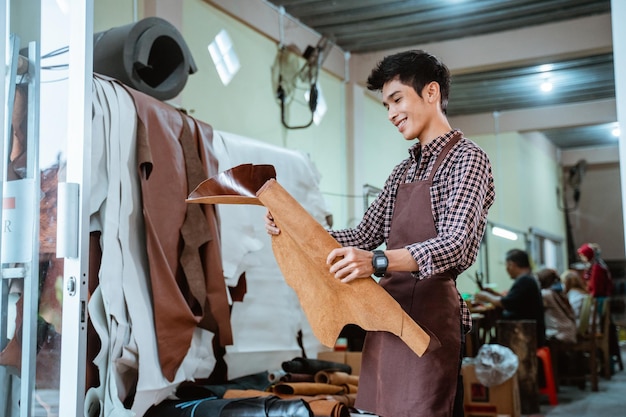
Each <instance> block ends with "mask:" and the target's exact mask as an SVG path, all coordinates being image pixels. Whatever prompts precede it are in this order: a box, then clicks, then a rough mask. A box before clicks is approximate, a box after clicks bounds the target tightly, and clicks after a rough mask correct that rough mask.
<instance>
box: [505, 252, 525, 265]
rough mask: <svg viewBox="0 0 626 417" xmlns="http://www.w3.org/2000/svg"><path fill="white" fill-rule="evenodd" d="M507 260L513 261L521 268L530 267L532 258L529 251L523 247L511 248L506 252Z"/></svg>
mask: <svg viewBox="0 0 626 417" xmlns="http://www.w3.org/2000/svg"><path fill="white" fill-rule="evenodd" d="M505 260H506V261H507V262H513V263H514V264H515V265H517V266H519V267H520V268H530V259H529V258H528V253H526V252H525V251H523V250H521V249H511V250H509V251H508V252H507V253H506V257H505Z"/></svg>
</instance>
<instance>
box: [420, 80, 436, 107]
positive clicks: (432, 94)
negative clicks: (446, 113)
mask: <svg viewBox="0 0 626 417" xmlns="http://www.w3.org/2000/svg"><path fill="white" fill-rule="evenodd" d="M424 90H425V91H424V92H425V97H424V98H425V99H427V100H428V102H429V103H436V102H439V83H438V82H437V81H431V82H430V83H428V84H426V87H424Z"/></svg>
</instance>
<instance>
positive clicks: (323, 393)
mask: <svg viewBox="0 0 626 417" xmlns="http://www.w3.org/2000/svg"><path fill="white" fill-rule="evenodd" d="M351 372H352V368H351V367H350V366H349V365H346V364H343V363H336V362H330V361H324V360H319V359H307V358H294V359H292V360H291V361H286V362H283V363H282V372H274V373H270V374H269V377H270V380H272V379H273V384H272V385H271V386H270V387H269V388H268V389H267V390H266V391H257V390H238V389H233V390H228V391H226V393H225V394H224V398H243V397H258V396H271V395H275V396H278V397H279V398H281V399H285V400H287V399H291V400H294V399H301V400H304V401H306V402H307V403H308V404H309V406H310V407H311V410H312V411H313V415H314V416H320V417H322V416H324V417H349V416H350V408H351V407H353V406H354V400H355V399H356V392H357V389H358V385H359V377H358V376H356V375H351ZM277 375H281V376H280V378H278V379H276V376H277Z"/></svg>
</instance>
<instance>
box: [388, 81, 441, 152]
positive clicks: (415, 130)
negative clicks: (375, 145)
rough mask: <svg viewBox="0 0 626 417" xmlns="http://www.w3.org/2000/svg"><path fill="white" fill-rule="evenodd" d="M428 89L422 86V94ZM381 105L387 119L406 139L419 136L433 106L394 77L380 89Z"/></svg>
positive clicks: (427, 121) (425, 125)
mask: <svg viewBox="0 0 626 417" xmlns="http://www.w3.org/2000/svg"><path fill="white" fill-rule="evenodd" d="M426 89H428V85H427V86H426V87H424V91H423V92H422V96H423V97H426V96H425V95H424V94H425V93H426ZM382 93H383V105H384V106H385V108H386V109H387V117H388V118H389V121H390V122H391V123H393V125H394V126H395V127H396V128H397V129H398V131H399V132H400V133H401V134H402V136H403V137H404V138H405V139H407V140H412V139H415V138H419V137H420V136H421V135H422V133H423V132H424V130H425V129H426V128H427V126H428V123H429V121H430V119H431V117H432V114H433V113H432V112H433V108H434V109H436V108H437V107H436V106H432V105H429V103H428V102H427V100H425V99H424V98H423V97H420V96H419V95H418V94H417V92H416V91H415V90H414V89H413V87H411V86H408V85H405V84H402V83H401V82H400V81H399V80H397V79H394V80H391V81H389V82H387V83H386V84H385V85H384V86H383V89H382Z"/></svg>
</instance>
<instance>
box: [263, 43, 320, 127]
mask: <svg viewBox="0 0 626 417" xmlns="http://www.w3.org/2000/svg"><path fill="white" fill-rule="evenodd" d="M330 46H331V44H330V42H329V41H328V38H326V37H322V38H320V40H319V41H318V43H317V45H316V46H310V45H309V46H307V48H306V50H305V51H304V53H302V54H300V53H299V51H298V50H297V49H296V48H293V47H292V48H290V47H287V46H285V45H279V48H278V53H277V54H276V59H275V60H274V64H273V65H272V88H273V91H274V92H275V93H276V99H277V100H278V101H279V103H280V116H281V122H282V124H283V126H285V127H286V128H287V129H302V128H305V127H309V126H310V125H311V123H313V114H314V113H315V109H316V108H317V99H318V90H317V77H318V74H319V70H320V68H321V67H322V64H323V63H324V60H325V59H326V56H327V54H328V51H329V49H330ZM294 103H299V104H301V105H302V106H305V107H307V108H308V112H310V115H311V116H310V120H309V121H308V122H307V123H305V124H301V125H291V124H289V122H288V120H287V119H288V118H289V115H288V114H287V112H288V108H289V107H290V106H291V105H292V104H294Z"/></svg>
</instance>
